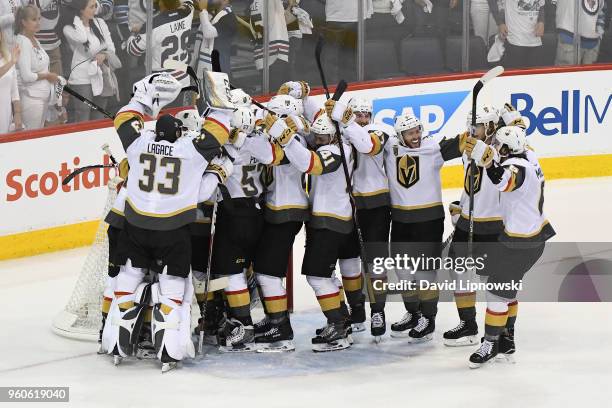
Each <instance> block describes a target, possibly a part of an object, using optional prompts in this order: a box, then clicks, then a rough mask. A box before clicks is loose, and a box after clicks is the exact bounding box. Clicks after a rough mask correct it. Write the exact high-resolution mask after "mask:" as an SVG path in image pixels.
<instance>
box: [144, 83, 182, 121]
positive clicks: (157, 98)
mask: <svg viewBox="0 0 612 408" xmlns="http://www.w3.org/2000/svg"><path fill="white" fill-rule="evenodd" d="M181 89H182V87H181V84H180V83H179V82H178V81H177V80H176V78H174V77H173V76H172V75H171V74H170V73H168V72H161V73H155V74H151V75H148V76H146V77H144V78H143V79H141V80H140V81H138V82H136V83H135V84H134V87H133V96H132V100H133V101H136V102H139V103H140V104H141V105H142V106H143V107H144V108H145V113H146V114H147V115H149V116H151V117H153V118H156V117H157V115H158V114H159V112H160V111H161V110H162V109H163V108H164V107H165V106H166V105H168V104H170V103H172V102H174V100H175V99H176V97H177V96H178V95H179V94H180V93H181Z"/></svg>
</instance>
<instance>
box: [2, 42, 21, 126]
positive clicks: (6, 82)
mask: <svg viewBox="0 0 612 408" xmlns="http://www.w3.org/2000/svg"><path fill="white" fill-rule="evenodd" d="M19 54H20V49H19V47H14V48H13V49H12V52H11V53H10V54H9V53H8V51H7V49H6V46H5V42H4V37H3V34H2V32H1V31H0V95H2V98H0V135H1V134H3V133H7V132H9V131H10V130H12V129H11V127H12V122H13V123H14V129H15V130H20V129H21V128H22V127H23V125H22V122H21V103H20V101H19V91H18V89H17V73H16V71H15V68H14V67H15V64H17V60H18V59H19ZM13 112H14V113H13Z"/></svg>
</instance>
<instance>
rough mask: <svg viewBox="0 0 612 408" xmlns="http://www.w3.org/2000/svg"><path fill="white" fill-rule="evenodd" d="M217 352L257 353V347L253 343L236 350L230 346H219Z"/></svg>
mask: <svg viewBox="0 0 612 408" xmlns="http://www.w3.org/2000/svg"><path fill="white" fill-rule="evenodd" d="M219 351H220V352H222V353H250V352H253V351H257V347H256V346H255V343H248V344H245V345H244V346H242V347H238V348H235V347H232V346H219Z"/></svg>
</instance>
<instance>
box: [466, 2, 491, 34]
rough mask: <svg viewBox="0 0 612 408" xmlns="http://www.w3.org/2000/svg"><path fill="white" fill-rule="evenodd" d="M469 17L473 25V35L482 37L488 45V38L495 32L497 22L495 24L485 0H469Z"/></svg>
mask: <svg viewBox="0 0 612 408" xmlns="http://www.w3.org/2000/svg"><path fill="white" fill-rule="evenodd" d="M470 18H471V19H472V26H473V27H474V35H475V36H477V37H480V38H482V39H483V41H484V43H485V44H487V45H489V39H490V38H491V36H493V35H495V33H497V24H495V19H494V18H493V14H492V13H491V10H490V9H489V3H488V2H487V0H472V1H471V3H470Z"/></svg>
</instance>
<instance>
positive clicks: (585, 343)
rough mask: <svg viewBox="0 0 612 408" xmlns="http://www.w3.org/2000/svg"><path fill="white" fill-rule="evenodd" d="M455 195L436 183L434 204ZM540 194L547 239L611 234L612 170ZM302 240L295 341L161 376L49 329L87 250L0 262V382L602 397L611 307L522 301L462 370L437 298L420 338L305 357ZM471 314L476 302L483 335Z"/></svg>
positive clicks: (460, 402)
mask: <svg viewBox="0 0 612 408" xmlns="http://www.w3.org/2000/svg"><path fill="white" fill-rule="evenodd" d="M459 193H460V191H459V190H445V191H444V201H445V203H448V202H449V201H452V200H455V199H458V198H459ZM545 194H546V197H545V212H546V214H547V215H548V218H549V220H550V221H551V223H552V224H553V226H554V228H555V229H556V231H557V236H556V237H555V238H554V239H555V241H561V242H575V241H582V242H598V241H610V240H611V237H610V230H611V228H610V226H611V223H610V215H609V211H610V210H609V209H610V202H611V201H612V178H593V179H576V180H557V181H549V182H547V187H546V192H545ZM447 222H448V220H447ZM449 232H450V226H449V225H447V230H446V234H448V233H449ZM302 246H303V237H300V239H299V240H298V242H297V243H296V245H295V248H294V257H295V270H296V272H297V273H296V276H295V280H294V282H295V307H296V313H294V314H293V316H292V323H293V326H294V330H295V335H296V346H297V350H296V351H295V352H293V353H285V354H255V353H253V354H233V355H227V354H224V355H221V354H219V353H218V352H217V351H216V350H214V349H208V350H207V353H206V355H205V356H204V358H198V359H197V360H194V361H189V362H185V363H184V364H183V366H182V367H181V368H180V369H178V370H174V371H172V372H170V373H167V374H164V375H162V374H160V370H159V366H158V364H157V363H156V362H152V361H136V360H134V361H126V362H125V363H124V364H123V365H121V366H119V367H114V366H113V365H112V361H111V358H110V357H108V356H98V355H96V353H95V351H96V348H97V345H96V344H94V343H88V342H81V341H76V340H69V339H65V338H62V337H58V336H56V335H55V334H53V333H52V332H51V329H50V327H51V321H52V320H53V318H54V317H55V315H56V314H57V313H58V312H59V311H60V310H61V309H62V308H63V307H64V305H65V303H66V301H67V300H68V298H69V296H70V294H71V292H72V288H73V286H74V283H75V281H76V278H77V276H78V274H79V272H80V269H81V265H82V263H83V261H84V259H85V256H86V254H87V251H88V248H80V249H75V250H70V251H64V252H58V253H53V254H47V255H42V256H37V257H32V258H23V259H18V260H12V261H5V262H0V299H2V310H1V314H0V326H1V329H0V333H1V335H0V350H2V358H0V386H68V387H70V403H69V404H61V403H56V404H54V405H53V406H63V405H70V406H75V407H94V406H96V407H97V406H100V407H102V406H105V407H121V408H128V407H170V406H172V407H217V406H224V407H233V406H251V407H266V408H273V407H283V408H285V407H287V408H292V407H309V408H312V407H318V406H321V407H332V406H333V407H340V406H342V407H397V406H415V407H420V406H426V407H449V408H455V407H470V408H472V407H521V408H522V407H570V406H571V407H576V406H582V407H589V408H591V407H609V406H610V404H611V402H610V401H611V400H612V391H611V389H610V384H612V368H611V367H612V341H610V339H611V338H612V318H611V317H610V316H612V304H610V303H581V304H578V303H521V304H520V306H519V315H518V320H517V329H516V343H517V354H516V361H517V363H516V364H513V365H512V364H507V363H493V364H489V365H487V366H486V367H483V368H481V369H479V370H470V369H468V366H467V359H468V357H469V355H470V353H471V352H472V351H473V348H472V347H462V348H448V347H445V346H444V345H443V344H442V332H443V331H444V330H447V329H449V328H451V327H454V326H455V324H456V323H457V321H458V318H457V313H456V310H455V306H454V304H452V303H441V304H440V311H439V313H438V319H437V321H436V326H437V331H436V335H435V338H434V340H433V341H432V342H429V343H426V344H421V345H410V344H408V343H407V342H406V341H405V340H395V339H391V338H390V337H388V334H387V335H386V337H385V338H384V341H383V342H382V343H381V344H378V345H376V344H373V343H372V341H371V337H370V335H369V322H368V331H366V332H365V333H360V334H355V335H354V338H355V344H354V346H353V347H352V348H350V349H349V350H344V351H340V352H334V353H322V354H315V353H313V352H312V351H311V349H310V338H311V337H312V335H313V334H314V330H315V329H316V328H317V327H319V326H321V325H323V324H324V319H323V316H322V314H321V312H320V311H319V310H318V306H317V303H316V299H315V297H314V294H313V293H312V290H311V289H310V288H309V287H308V286H307V284H306V282H305V280H304V279H303V278H301V276H300V275H299V266H300V263H301V256H302V253H303V248H302ZM483 311H484V306H483V305H478V312H479V325H480V328H481V332H482V329H483V321H482V319H483ZM386 314H387V324H388V325H389V324H390V323H391V322H393V321H396V320H398V319H399V318H400V317H401V315H402V314H403V306H402V305H401V304H388V306H387V309H386ZM388 330H389V329H388ZM387 333H388V332H387ZM28 405H29V404H27V403H19V404H18V405H17V404H16V406H19V407H25V406H28ZM0 406H2V407H4V406H9V404H0ZM36 406H39V405H36Z"/></svg>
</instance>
